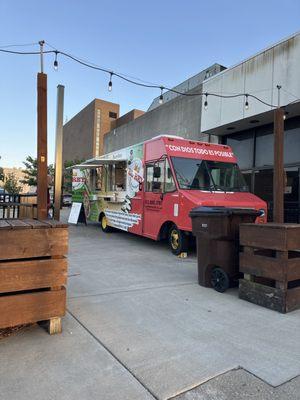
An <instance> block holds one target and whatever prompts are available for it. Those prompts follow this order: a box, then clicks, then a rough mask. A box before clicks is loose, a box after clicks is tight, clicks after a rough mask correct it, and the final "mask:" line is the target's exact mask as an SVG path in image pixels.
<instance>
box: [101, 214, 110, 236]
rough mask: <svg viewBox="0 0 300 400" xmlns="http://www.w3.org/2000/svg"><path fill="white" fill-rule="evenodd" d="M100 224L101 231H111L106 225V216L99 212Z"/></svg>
mask: <svg viewBox="0 0 300 400" xmlns="http://www.w3.org/2000/svg"><path fill="white" fill-rule="evenodd" d="M100 224H101V229H102V230H103V232H105V233H107V232H111V230H112V229H111V227H110V226H108V225H107V218H106V216H105V214H103V213H102V214H101V215H100Z"/></svg>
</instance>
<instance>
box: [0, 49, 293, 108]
mask: <svg viewBox="0 0 300 400" xmlns="http://www.w3.org/2000/svg"><path fill="white" fill-rule="evenodd" d="M47 45H48V46H49V47H52V46H51V45H49V44H47ZM52 49H53V50H46V51H43V54H44V55H45V54H51V53H54V54H55V60H54V64H53V67H54V69H55V70H57V68H58V61H57V55H58V54H60V55H63V56H65V57H67V58H69V59H71V60H73V61H75V62H77V63H78V64H81V65H83V66H85V67H88V68H91V69H95V70H98V71H102V72H105V73H108V74H110V81H109V84H108V90H109V91H111V90H112V76H113V75H115V76H117V77H118V78H120V79H122V80H123V81H126V82H128V83H131V84H133V85H136V86H140V87H146V88H152V89H160V90H161V94H160V97H159V102H160V104H161V101H163V93H162V89H161V88H163V90H166V91H169V92H171V93H175V94H178V95H180V96H186V97H194V96H204V95H205V101H204V109H205V110H206V109H207V107H208V101H207V97H208V95H209V96H215V97H219V98H224V99H231V98H237V97H242V96H243V97H246V101H245V109H248V108H249V101H248V97H249V98H250V97H251V98H252V99H254V100H256V101H258V102H260V103H262V104H264V105H265V106H268V107H271V108H277V105H274V104H270V103H268V102H266V101H264V100H262V99H260V98H259V97H257V96H255V95H253V94H245V93H237V94H232V95H223V94H218V93H203V92H193V93H185V92H180V91H179V90H176V89H174V88H169V87H166V86H159V85H155V84H148V83H142V82H141V81H140V82H137V81H138V80H139V79H138V78H132V79H130V77H128V76H126V75H124V74H121V73H116V72H111V71H110V70H108V69H105V68H101V67H99V66H97V65H96V64H93V63H91V62H87V61H84V60H82V59H80V58H78V57H75V56H73V55H71V54H69V53H65V52H63V51H60V50H55V48H54V47H52ZM0 52H2V53H10V54H19V55H40V54H41V52H40V51H14V50H7V49H5V48H3V47H2V48H0ZM296 101H300V99H297V100H294V101H292V102H290V103H288V104H286V105H285V106H287V105H289V104H293V103H295V102H296Z"/></svg>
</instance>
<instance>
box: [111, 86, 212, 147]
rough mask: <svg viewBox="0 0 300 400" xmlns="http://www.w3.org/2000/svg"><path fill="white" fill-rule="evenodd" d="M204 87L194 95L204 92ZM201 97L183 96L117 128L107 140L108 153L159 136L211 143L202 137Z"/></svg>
mask: <svg viewBox="0 0 300 400" xmlns="http://www.w3.org/2000/svg"><path fill="white" fill-rule="evenodd" d="M201 90H202V85H199V86H197V87H196V88H195V89H194V90H193V91H192V92H201ZM201 104H202V100H201V97H200V96H195V97H188V96H179V97H176V98H175V99H173V100H170V101H168V102H167V103H165V104H161V105H160V106H159V107H156V108H154V109H153V110H151V111H148V112H146V113H145V114H143V115H141V116H140V117H139V118H137V119H136V120H134V121H132V122H129V123H128V124H125V125H122V126H120V127H119V128H116V129H113V130H112V131H111V132H109V133H107V134H106V135H105V137H104V152H105V153H108V152H110V151H114V150H118V149H120V148H123V147H127V146H130V145H132V144H135V143H140V142H142V141H144V140H147V139H150V138H152V137H154V136H157V135H162V134H165V135H177V136H183V137H185V138H188V139H192V140H207V136H206V135H201V134H200V126H201Z"/></svg>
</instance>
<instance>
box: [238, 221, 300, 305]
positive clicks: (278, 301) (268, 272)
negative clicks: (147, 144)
mask: <svg viewBox="0 0 300 400" xmlns="http://www.w3.org/2000/svg"><path fill="white" fill-rule="evenodd" d="M240 244H241V245H242V246H243V250H242V252H241V253H240V271H241V272H243V273H244V279H241V280H240V285H239V297H240V298H241V299H244V300H248V301H250V302H252V303H255V304H258V305H261V306H264V307H267V308H270V309H272V310H276V311H280V312H282V313H286V312H289V311H293V310H295V309H296V308H299V307H300V251H299V250H300V225H296V224H274V223H268V224H264V225H259V224H242V225H241V226H240Z"/></svg>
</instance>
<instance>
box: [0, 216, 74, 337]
mask: <svg viewBox="0 0 300 400" xmlns="http://www.w3.org/2000/svg"><path fill="white" fill-rule="evenodd" d="M67 252H68V228H67V225H64V224H61V223H57V222H54V221H38V220H1V221H0V328H7V327H13V326H16V325H20V324H28V323H33V322H40V321H47V327H48V331H49V333H51V334H52V333H58V332H61V317H62V316H64V315H65V310H66V289H65V285H66V283H67V259H66V258H65V255H66V254H67Z"/></svg>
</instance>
